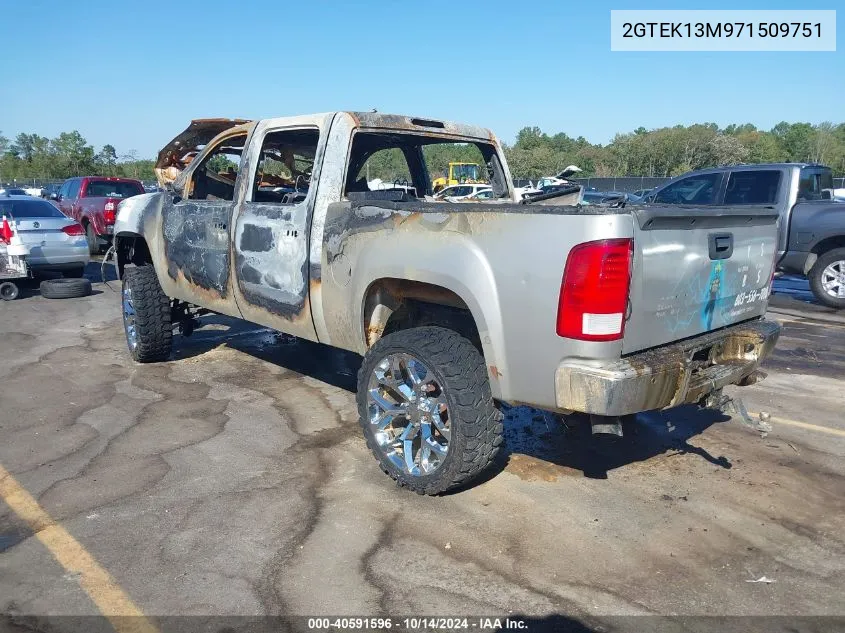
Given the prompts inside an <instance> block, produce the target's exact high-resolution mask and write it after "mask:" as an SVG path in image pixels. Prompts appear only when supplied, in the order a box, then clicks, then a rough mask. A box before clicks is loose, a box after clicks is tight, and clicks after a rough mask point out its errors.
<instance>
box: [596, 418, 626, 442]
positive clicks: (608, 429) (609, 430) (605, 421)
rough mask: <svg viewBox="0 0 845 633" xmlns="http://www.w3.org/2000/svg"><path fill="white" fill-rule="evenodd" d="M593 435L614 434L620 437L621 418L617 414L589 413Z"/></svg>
mask: <svg viewBox="0 0 845 633" xmlns="http://www.w3.org/2000/svg"><path fill="white" fill-rule="evenodd" d="M590 426H592V427H593V435H616V436H617V437H622V418H620V417H619V416H605V415H590Z"/></svg>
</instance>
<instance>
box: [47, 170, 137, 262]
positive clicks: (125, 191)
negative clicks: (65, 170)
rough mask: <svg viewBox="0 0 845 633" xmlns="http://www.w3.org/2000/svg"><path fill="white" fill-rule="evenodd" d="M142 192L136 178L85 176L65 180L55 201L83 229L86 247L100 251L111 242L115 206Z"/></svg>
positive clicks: (94, 253)
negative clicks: (86, 241)
mask: <svg viewBox="0 0 845 633" xmlns="http://www.w3.org/2000/svg"><path fill="white" fill-rule="evenodd" d="M141 193H144V186H143V185H142V184H141V181H139V180H132V179H129V178H104V177H100V176H87V177H84V178H69V179H68V180H65V182H64V184H63V185H62V188H61V189H59V195H58V197H57V198H56V203H57V204H58V205H59V209H61V211H62V213H64V214H65V215H66V216H67V217H69V218H73V219H74V220H76V221H77V222H79V223H80V224H81V225H82V226H83V228H84V229H85V236H86V239H87V240H88V250H89V251H91V254H92V255H96V254H97V253H99V252H100V248H101V247H102V246H103V245H104V244H109V243H111V239H112V234H113V233H114V220H115V215H116V214H117V205H118V204H119V203H120V201H121V200H123V199H124V198H130V197H132V196H137V195H138V194H141Z"/></svg>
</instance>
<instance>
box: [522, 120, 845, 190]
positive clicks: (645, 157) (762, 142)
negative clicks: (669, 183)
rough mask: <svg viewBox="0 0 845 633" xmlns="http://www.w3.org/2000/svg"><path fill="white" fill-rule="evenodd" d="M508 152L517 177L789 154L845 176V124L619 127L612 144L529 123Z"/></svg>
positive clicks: (682, 168) (604, 173) (667, 168)
mask: <svg viewBox="0 0 845 633" xmlns="http://www.w3.org/2000/svg"><path fill="white" fill-rule="evenodd" d="M505 153H506V154H507V157H508V164H509V165H510V168H511V173H512V174H513V176H514V178H539V177H542V176H548V175H550V174H554V173H557V172H559V171H560V170H561V169H563V168H564V167H566V166H567V165H577V166H578V167H580V168H581V169H583V170H584V173H583V174H579V175H583V176H595V177H608V176H677V175H679V174H683V173H684V172H687V171H690V170H692V169H701V168H704V167H713V166H714V165H729V164H736V163H770V162H787V161H789V162H813V163H823V164H825V165H828V166H829V167H831V168H832V169H833V171H834V173H835V174H837V175H843V174H845V123H838V124H834V123H827V122H826V123H820V124H819V125H811V124H810V123H787V122H782V123H778V124H777V125H776V126H774V127H773V128H772V129H771V130H758V129H757V128H756V127H755V126H754V125H752V124H750V123H745V124H741V125H728V126H727V127H725V128H719V126H718V125H716V124H715V123H701V124H695V125H690V126H683V125H676V126H675V127H665V128H659V129H656V130H646V129H645V128H643V127H641V128H638V129H636V130H634V131H633V132H629V133H627V134H617V135H616V136H615V137H614V138H613V140H612V141H611V142H610V143H608V144H607V145H594V144H592V143H590V142H588V141H587V140H586V139H585V138H584V137H583V136H579V137H578V138H572V137H570V136H568V135H566V134H563V133H559V134H555V135H552V136H550V135H548V134H546V133H544V132H543V131H542V130H541V129H540V128H538V127H525V128H522V130H520V131H519V134H517V137H516V143H514V144H513V145H510V146H507V147H506V148H505Z"/></svg>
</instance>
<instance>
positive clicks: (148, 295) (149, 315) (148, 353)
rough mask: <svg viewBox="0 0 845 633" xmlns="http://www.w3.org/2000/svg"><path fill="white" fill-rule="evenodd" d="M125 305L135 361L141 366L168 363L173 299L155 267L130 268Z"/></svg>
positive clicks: (126, 275)
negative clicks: (160, 282)
mask: <svg viewBox="0 0 845 633" xmlns="http://www.w3.org/2000/svg"><path fill="white" fill-rule="evenodd" d="M122 306H123V329H124V331H125V332H126V344H127V346H128V347H129V353H130V354H132V358H133V359H135V360H136V361H138V362H139V363H154V362H156V361H162V360H167V359H168V357H169V356H170V350H171V347H172V345H173V330H172V327H171V323H170V299H168V298H167V296H166V295H165V294H164V292H163V291H162V289H161V286H160V285H159V283H158V277H156V273H155V269H154V268H153V267H152V266H138V267H128V268H126V270H125V271H124V275H123V294H122Z"/></svg>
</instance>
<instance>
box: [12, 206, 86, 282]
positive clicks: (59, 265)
mask: <svg viewBox="0 0 845 633" xmlns="http://www.w3.org/2000/svg"><path fill="white" fill-rule="evenodd" d="M0 216H3V217H5V218H6V221H7V222H9V224H10V225H14V226H13V227H12V228H13V229H14V230H15V231H16V232H17V234H18V235H19V236H20V239H21V242H22V243H23V244H24V245H25V246H27V247H28V248H29V254H28V255H27V257H26V262H27V265H28V266H29V268H30V270H32V271H33V272H36V273H37V272H40V271H47V270H49V271H57V272H61V273H63V274H64V276H65V277H82V276H83V275H84V274H85V266H86V265H87V264H88V262H89V260H90V256H89V255H88V242H86V241H85V231H84V230H83V228H82V226H81V225H80V224H79V223H78V222H76V220H72V219H70V218H68V217H65V215H64V214H62V212H61V211H59V210H58V209H57V208H56V207H55V205H53V204H50V203H49V202H48V201H47V200H42V199H41V198H34V197H32V196H0Z"/></svg>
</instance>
